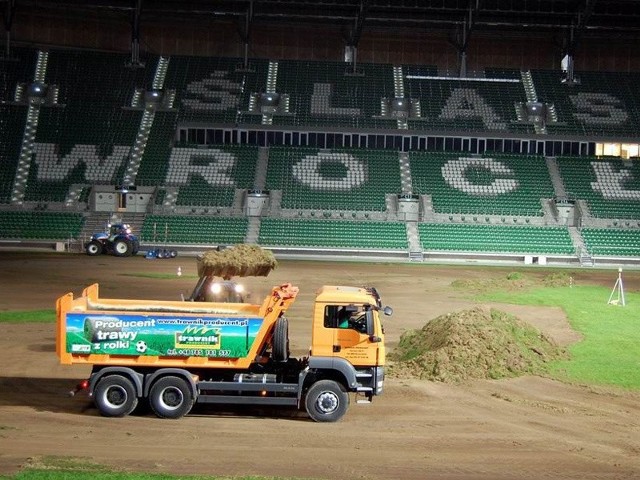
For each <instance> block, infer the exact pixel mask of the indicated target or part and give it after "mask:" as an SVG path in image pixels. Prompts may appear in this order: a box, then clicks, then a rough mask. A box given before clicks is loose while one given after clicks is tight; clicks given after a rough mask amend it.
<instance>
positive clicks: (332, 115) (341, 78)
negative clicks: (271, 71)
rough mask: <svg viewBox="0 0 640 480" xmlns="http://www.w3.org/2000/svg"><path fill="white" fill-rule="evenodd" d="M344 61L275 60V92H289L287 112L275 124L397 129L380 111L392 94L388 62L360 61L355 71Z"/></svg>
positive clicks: (275, 119) (277, 117) (390, 72)
mask: <svg viewBox="0 0 640 480" xmlns="http://www.w3.org/2000/svg"><path fill="white" fill-rule="evenodd" d="M350 69H351V67H350V66H349V65H347V64H345V63H344V62H319V61H293V60H281V61H279V62H278V80H277V87H276V91H277V92H278V93H281V94H287V95H289V112H290V115H282V116H279V115H276V116H274V124H276V125H292V126H327V127H352V128H365V127H371V128H397V121H396V120H395V119H384V118H382V119H381V118H374V117H379V116H380V114H381V99H382V98H385V97H394V96H395V95H394V86H393V68H392V66H391V65H380V64H371V63H368V64H361V65H358V68H357V74H352V73H351V70H350Z"/></svg>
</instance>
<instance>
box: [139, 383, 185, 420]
mask: <svg viewBox="0 0 640 480" xmlns="http://www.w3.org/2000/svg"><path fill="white" fill-rule="evenodd" d="M194 403H195V398H194V397H193V394H192V393H191V387H190V386H189V384H188V383H187V381H186V380H185V379H184V378H180V377H174V376H168V377H162V378H161V379H159V380H158V381H157V382H155V383H154V384H153V386H152V387H151V390H150V391H149V405H150V406H151V410H153V413H155V414H156V415H157V416H158V417H160V418H180V417H183V416H185V415H186V414H187V413H189V412H190V411H191V407H193V404H194Z"/></svg>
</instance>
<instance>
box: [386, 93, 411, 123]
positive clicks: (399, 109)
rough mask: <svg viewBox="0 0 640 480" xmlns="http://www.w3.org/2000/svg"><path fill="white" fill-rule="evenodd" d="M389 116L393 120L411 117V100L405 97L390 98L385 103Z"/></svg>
mask: <svg viewBox="0 0 640 480" xmlns="http://www.w3.org/2000/svg"><path fill="white" fill-rule="evenodd" d="M387 105H388V108H389V112H390V115H391V116H392V117H394V118H407V117H410V116H411V99H410V98H405V97H396V98H392V99H390V100H389V101H388V103H387Z"/></svg>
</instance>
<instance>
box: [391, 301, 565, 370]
mask: <svg viewBox="0 0 640 480" xmlns="http://www.w3.org/2000/svg"><path fill="white" fill-rule="evenodd" d="M566 355H567V353H566V352H565V351H564V350H563V349H561V348H560V347H558V346H557V345H556V344H555V343H553V341H552V340H550V339H549V338H547V337H546V336H545V335H544V334H542V333H541V332H540V331H538V330H537V329H535V328H534V327H533V326H531V325H529V324H528V323H525V322H523V321H521V320H519V319H518V318H516V317H514V316H513V315H509V314H508V313H505V312H502V311H500V310H495V309H486V308H482V307H475V308H472V309H470V310H463V311H460V312H456V313H449V314H446V315H442V316H440V317H438V318H435V319H434V320H431V321H430V322H429V323H427V324H426V325H425V326H424V327H422V328H421V329H420V330H410V331H407V332H405V333H403V334H402V336H401V337H400V343H399V344H398V347H397V348H396V349H395V351H394V352H393V353H392V354H391V355H389V358H390V360H392V363H391V365H390V366H389V368H388V369H387V370H388V373H389V375H390V376H392V377H396V378H420V379H426V380H434V381H440V382H447V383H459V382H463V381H465V380H470V379H486V378H491V379H497V378H505V377H515V376H519V375H525V374H531V375H542V374H544V373H545V372H546V369H547V364H548V363H549V362H550V361H552V360H557V359H561V358H565V357H566Z"/></svg>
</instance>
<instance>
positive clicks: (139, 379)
mask: <svg viewBox="0 0 640 480" xmlns="http://www.w3.org/2000/svg"><path fill="white" fill-rule="evenodd" d="M111 373H113V374H117V375H122V374H125V375H128V376H129V377H130V378H131V381H132V382H133V385H134V386H135V387H136V395H138V397H141V396H142V384H143V379H144V376H143V375H142V374H141V373H139V372H136V371H135V370H132V369H131V368H126V367H104V368H101V369H100V370H99V371H97V372H95V373H93V374H92V375H91V379H90V381H89V391H90V392H93V390H94V389H95V387H96V385H97V384H98V382H99V381H100V379H101V378H102V377H105V376H107V375H109V374H111Z"/></svg>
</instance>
